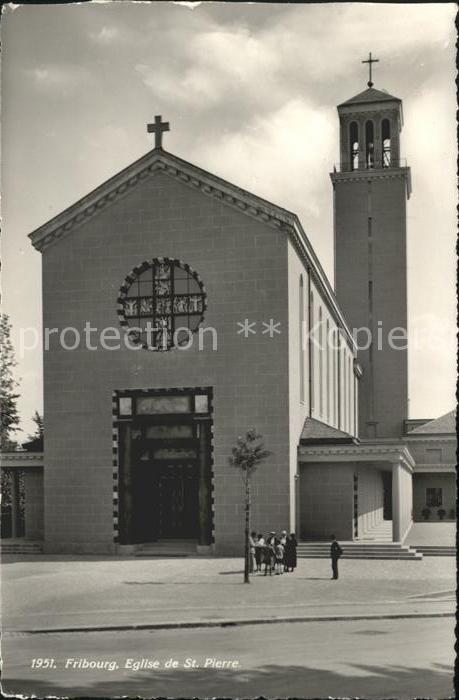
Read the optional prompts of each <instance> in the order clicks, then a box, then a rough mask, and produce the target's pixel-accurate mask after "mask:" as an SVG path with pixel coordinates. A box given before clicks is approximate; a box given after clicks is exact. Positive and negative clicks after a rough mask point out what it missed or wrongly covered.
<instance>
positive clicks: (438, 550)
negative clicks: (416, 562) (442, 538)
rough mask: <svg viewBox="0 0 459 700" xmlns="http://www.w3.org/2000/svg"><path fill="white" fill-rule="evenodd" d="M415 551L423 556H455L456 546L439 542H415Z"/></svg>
mask: <svg viewBox="0 0 459 700" xmlns="http://www.w3.org/2000/svg"><path fill="white" fill-rule="evenodd" d="M416 551H417V552H421V554H423V555H424V556H425V557H455V556H456V547H453V546H447V545H441V544H417V545H416Z"/></svg>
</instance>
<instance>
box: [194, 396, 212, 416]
mask: <svg viewBox="0 0 459 700" xmlns="http://www.w3.org/2000/svg"><path fill="white" fill-rule="evenodd" d="M194 403H195V411H196V413H208V412H209V398H208V396H207V394H196V396H195V397H194Z"/></svg>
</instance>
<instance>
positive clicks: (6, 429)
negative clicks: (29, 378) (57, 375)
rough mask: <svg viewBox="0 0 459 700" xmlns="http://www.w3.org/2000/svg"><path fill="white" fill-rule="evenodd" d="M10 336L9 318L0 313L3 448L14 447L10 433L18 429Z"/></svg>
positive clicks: (0, 437) (0, 428) (0, 430)
mask: <svg viewBox="0 0 459 700" xmlns="http://www.w3.org/2000/svg"><path fill="white" fill-rule="evenodd" d="M10 336H11V323H10V320H9V318H8V316H7V315H6V314H0V408H1V421H0V447H1V449H3V450H6V449H12V448H14V445H15V443H14V442H13V441H12V440H11V433H14V432H16V431H17V430H19V413H18V409H17V400H18V398H19V394H17V393H16V389H17V387H18V386H19V384H18V382H17V381H16V379H15V378H14V376H13V369H14V367H15V366H16V364H17V362H16V359H15V357H14V350H13V345H12V343H11V337H10Z"/></svg>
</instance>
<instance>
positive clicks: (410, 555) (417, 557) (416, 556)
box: [297, 552, 423, 561]
mask: <svg viewBox="0 0 459 700" xmlns="http://www.w3.org/2000/svg"><path fill="white" fill-rule="evenodd" d="M297 558H298V559H329V558H330V555H328V554H318V553H317V554H297ZM422 558H423V555H422V554H421V553H420V552H405V553H403V552H399V553H394V554H383V553H381V554H378V553H377V552H369V553H367V554H347V555H346V554H343V555H342V557H341V559H399V560H400V559H407V560H410V561H421V560H422Z"/></svg>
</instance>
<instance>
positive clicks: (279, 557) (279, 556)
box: [275, 542, 284, 574]
mask: <svg viewBox="0 0 459 700" xmlns="http://www.w3.org/2000/svg"><path fill="white" fill-rule="evenodd" d="M275 550H276V574H283V573H284V546H283V544H281V542H278V543H277V544H276V547H275Z"/></svg>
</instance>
